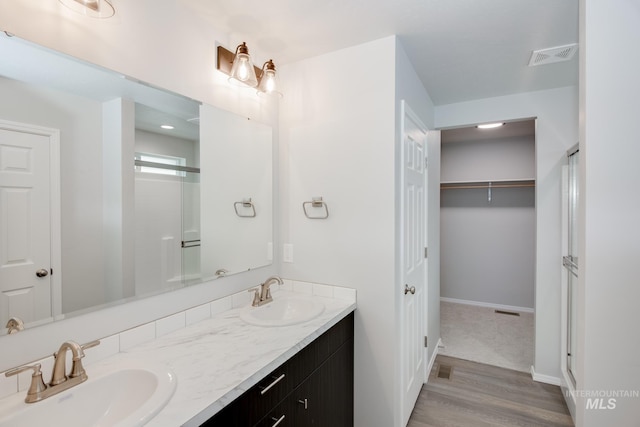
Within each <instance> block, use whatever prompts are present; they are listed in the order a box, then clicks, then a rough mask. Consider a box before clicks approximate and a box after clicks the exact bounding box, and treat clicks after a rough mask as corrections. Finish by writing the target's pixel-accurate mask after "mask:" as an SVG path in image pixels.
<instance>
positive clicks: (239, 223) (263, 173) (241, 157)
mask: <svg viewBox="0 0 640 427" xmlns="http://www.w3.org/2000/svg"><path fill="white" fill-rule="evenodd" d="M200 116H201V135H202V138H203V140H205V139H206V141H207V143H206V144H205V143H203V144H202V146H201V147H200V150H201V155H202V158H206V159H207V166H210V167H208V168H207V169H206V170H204V169H203V171H202V185H203V188H204V187H205V186H206V184H207V183H214V182H215V183H218V184H217V185H210V186H207V187H206V188H207V191H206V192H203V193H202V217H203V218H216V219H217V220H216V221H206V222H205V221H203V223H202V246H201V251H202V261H201V267H202V276H203V277H219V276H221V275H226V274H229V273H236V272H239V271H245V270H248V269H250V268H255V267H260V266H264V265H267V264H270V263H271V262H272V258H273V243H272V242H273V240H272V239H273V236H272V220H273V219H272V218H273V216H272V213H273V205H272V196H271V194H272V161H271V159H272V130H271V127H269V126H267V125H264V124H262V123H258V122H256V121H254V120H249V119H247V118H246V117H242V116H239V115H236V114H233V113H230V112H228V111H223V110H220V109H218V108H215V107H212V106H209V105H203V106H202V107H201V110H200Z"/></svg>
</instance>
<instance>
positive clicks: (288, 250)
mask: <svg viewBox="0 0 640 427" xmlns="http://www.w3.org/2000/svg"><path fill="white" fill-rule="evenodd" d="M282 261H283V262H293V245H292V244H291V243H285V244H284V245H283V247H282Z"/></svg>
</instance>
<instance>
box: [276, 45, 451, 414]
mask: <svg viewBox="0 0 640 427" xmlns="http://www.w3.org/2000/svg"><path fill="white" fill-rule="evenodd" d="M327 63H335V64H341V66H342V67H326V66H325V64H327ZM343 69H349V70H350V75H353V76H358V78H357V79H352V78H345V75H344V72H343V71H342V70H343ZM281 72H282V80H281V81H282V82H284V84H285V87H284V91H285V92H286V93H287V94H291V96H287V97H285V98H284V99H283V102H282V106H281V121H280V144H281V145H280V148H281V157H280V164H281V168H280V173H281V195H282V199H281V206H282V216H281V224H282V230H283V233H282V236H283V243H290V244H292V245H293V263H282V266H281V268H282V274H283V276H285V277H289V278H292V279H294V280H295V279H298V280H313V281H315V282H320V283H340V284H342V285H344V286H348V287H352V288H355V289H356V290H357V292H358V310H357V312H356V323H355V325H356V334H355V336H356V340H355V358H356V363H355V388H356V389H355V424H356V426H391V425H396V424H397V423H398V411H397V409H396V408H397V405H398V393H397V388H396V387H397V386H398V381H399V376H398V375H396V373H395V368H396V367H397V366H398V363H399V360H398V359H397V355H398V351H397V343H398V340H397V337H398V336H399V334H398V333H397V330H396V328H397V318H396V316H397V310H396V297H397V296H398V294H399V292H398V291H397V290H398V289H397V287H396V274H397V269H396V250H395V246H396V232H397V226H398V221H397V219H396V218H397V217H396V197H395V194H396V193H395V192H396V180H397V175H396V156H397V154H398V151H397V146H398V141H399V138H400V136H399V135H400V130H399V123H400V100H401V99H406V100H407V102H408V103H409V105H410V106H411V108H412V109H413V110H414V111H415V112H416V113H417V114H418V115H419V116H420V117H421V119H422V120H423V121H424V122H425V123H426V124H427V125H428V126H432V122H433V118H432V117H433V107H432V104H431V101H430V99H429V98H428V94H427V93H426V91H425V90H424V88H423V87H422V85H421V84H420V82H419V80H418V78H417V76H416V75H415V72H414V71H413V68H412V67H411V64H410V63H409V61H408V59H407V57H406V55H405V54H404V52H403V51H402V48H401V46H400V45H399V43H398V41H397V39H396V38H395V37H387V38H384V39H380V40H376V41H372V42H369V43H365V44H362V45H358V46H355V47H352V48H348V49H343V50H340V51H337V52H333V53H330V54H327V55H322V56H319V57H316V58H311V59H308V60H305V61H300V62H298V63H295V64H290V65H287V66H284V67H281ZM429 149H430V154H431V155H432V156H433V158H434V165H439V141H437V143H436V142H433V143H431V142H430V146H429ZM431 173H432V174H434V175H435V176H436V178H435V179H433V180H432V182H434V183H435V185H436V188H437V186H438V183H439V167H438V166H436V167H434V168H430V174H431ZM316 196H322V197H323V198H324V200H325V201H326V203H327V204H328V208H329V212H330V216H329V218H328V219H326V220H311V219H307V218H306V217H305V216H304V213H303V211H302V203H303V202H305V201H310V200H311V199H312V197H316ZM434 198H435V201H434V200H431V201H432V202H433V203H434V206H435V207H437V206H438V205H437V193H436V196H435V197H434ZM436 210H437V208H436ZM430 220H431V221H435V222H436V224H437V221H438V218H437V215H434V216H433V217H432V218H431V219H430ZM430 238H433V239H437V233H434V235H433V236H430ZM435 247H437V245H435ZM435 252H437V251H435ZM431 262H435V263H436V265H437V263H438V262H439V261H438V259H437V256H436V257H434V258H433V260H432V261H431ZM431 274H432V275H433V277H434V279H433V281H434V283H435V282H437V274H438V269H437V268H434V269H433V270H432V271H431ZM436 289H439V286H437V287H436ZM438 299H439V295H438V297H436V298H435V300H436V301H438ZM436 305H437V306H439V302H436ZM435 316H436V319H434V321H433V322H432V323H429V325H430V327H431V328H433V331H432V332H433V338H434V339H433V345H435V343H437V340H438V338H439V323H438V322H439V312H438V311H437V309H436V310H435Z"/></svg>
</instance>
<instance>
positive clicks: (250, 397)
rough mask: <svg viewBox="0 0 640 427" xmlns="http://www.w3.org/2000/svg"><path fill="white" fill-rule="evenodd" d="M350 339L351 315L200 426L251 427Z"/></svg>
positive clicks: (351, 335) (351, 333) (351, 336)
mask: <svg viewBox="0 0 640 427" xmlns="http://www.w3.org/2000/svg"><path fill="white" fill-rule="evenodd" d="M352 338H353V313H351V314H349V315H348V316H347V317H345V318H344V319H342V320H341V321H340V322H338V323H337V324H336V325H335V326H333V327H332V328H331V329H329V330H328V331H326V332H325V333H323V334H322V335H321V336H319V337H318V338H317V339H315V340H314V341H313V342H311V343H310V344H309V345H308V346H306V347H305V348H303V349H302V350H300V351H299V352H298V353H296V354H295V355H294V356H292V357H291V359H289V360H287V361H286V362H284V363H283V364H282V365H280V366H279V367H278V368H276V369H274V370H273V371H272V372H271V373H270V374H269V375H267V376H266V377H265V378H263V379H262V380H261V381H260V382H258V384H256V385H255V386H253V387H252V388H251V389H249V390H247V391H246V392H245V393H243V394H242V395H241V396H240V397H238V398H237V399H236V400H235V401H233V402H232V403H230V404H229V405H227V406H226V407H224V408H223V409H222V410H221V411H220V412H219V413H217V414H216V415H214V416H213V417H212V418H211V419H209V420H208V421H207V422H205V423H204V424H203V426H252V425H254V424H255V423H257V422H258V421H259V420H261V419H263V418H264V417H265V415H266V414H267V413H269V412H270V411H271V410H273V408H275V407H276V406H277V405H278V404H279V403H280V402H282V400H283V399H284V398H285V397H286V396H287V395H288V394H289V393H291V391H293V390H294V389H295V388H296V387H298V386H299V385H300V384H301V383H302V382H303V381H304V380H305V379H306V378H307V377H308V376H309V375H311V373H312V372H314V371H315V370H316V369H317V368H318V367H319V366H320V365H321V364H322V363H323V362H324V361H325V360H326V359H327V358H329V357H330V356H331V355H332V354H333V353H335V352H336V351H337V350H338V349H339V348H340V347H341V346H342V345H343V344H344V343H345V342H347V341H348V340H350V339H352Z"/></svg>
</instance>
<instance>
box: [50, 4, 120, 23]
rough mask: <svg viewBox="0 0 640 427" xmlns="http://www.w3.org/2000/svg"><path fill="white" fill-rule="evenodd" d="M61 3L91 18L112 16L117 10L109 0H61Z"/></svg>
mask: <svg viewBox="0 0 640 427" xmlns="http://www.w3.org/2000/svg"><path fill="white" fill-rule="evenodd" d="M59 1H60V3H62V4H63V5H65V6H66V7H68V8H69V9H71V10H73V11H74V12H77V13H81V14H82V15H85V16H88V17H90V18H100V19H104V18H111V17H112V16H113V15H115V13H116V10H115V9H114V8H113V5H112V4H111V2H110V1H109V0H59Z"/></svg>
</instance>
